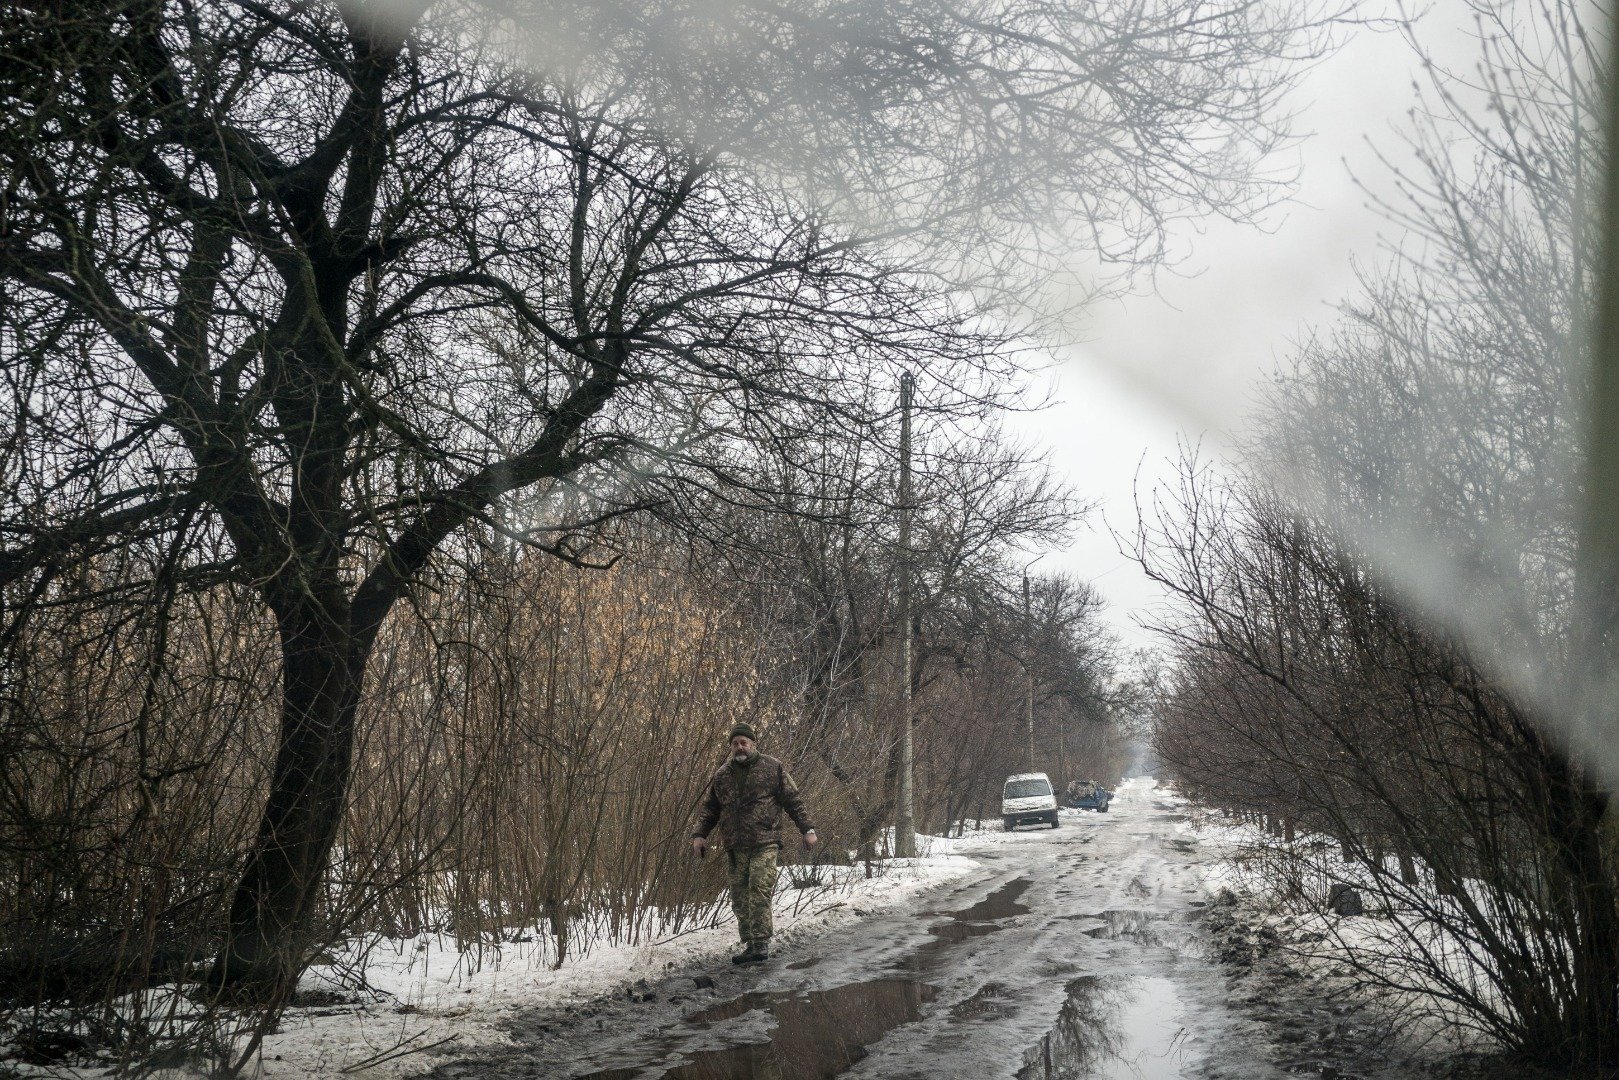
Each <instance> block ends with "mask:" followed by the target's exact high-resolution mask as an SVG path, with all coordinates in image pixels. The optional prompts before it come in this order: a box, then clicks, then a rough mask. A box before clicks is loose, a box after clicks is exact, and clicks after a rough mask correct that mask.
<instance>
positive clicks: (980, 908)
mask: <svg viewBox="0 0 1619 1080" xmlns="http://www.w3.org/2000/svg"><path fill="white" fill-rule="evenodd" d="M1032 884H1033V882H1032V881H1030V880H1029V879H1028V878H1017V879H1016V880H1013V881H1009V882H1007V883H1006V884H1005V885H1002V886H1001V887H1000V888H999V889H996V890H995V891H994V892H992V893H990V894H989V895H988V896H986V897H984V899H982V900H980V901H978V903H976V904H973V905H972V906H971V907H965V908H962V909H960V910H959V911H924V912H922V914H923V915H925V916H934V917H937V916H940V915H948V916H950V918H951V920H952V921H950V922H947V923H941V924H940V925H938V926H930V927H928V933H930V934H932V935H933V937H934V940H933V941H930V942H928V943H927V944H926V945H923V946H922V947H921V948H919V949H917V950H916V951H915V952H913V953H912V954H911V955H910V956H908V957H906V958H905V960H904V961H903V964H902V966H904V967H905V968H907V969H908V970H910V971H912V972H915V973H917V974H920V973H922V972H923V971H926V970H927V969H929V968H930V967H932V966H933V965H934V964H935V963H937V962H938V959H939V954H940V953H942V952H944V951H945V950H946V949H949V948H951V947H952V946H955V945H959V944H961V943H962V942H963V941H966V940H967V939H969V938H975V937H983V936H984V935H985V934H993V933H995V932H997V931H999V930H1005V929H1006V927H1005V926H1004V925H1002V924H1001V923H1000V922H996V921H991V920H1004V919H1010V918H1012V917H1014V916H1017V915H1027V914H1028V913H1029V909H1028V908H1027V907H1025V906H1024V905H1022V904H1020V903H1018V902H1017V898H1018V897H1020V896H1022V895H1023V894H1024V893H1025V892H1027V891H1028V888H1029V886H1030V885H1032Z"/></svg>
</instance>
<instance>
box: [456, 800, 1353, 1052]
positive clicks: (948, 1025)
mask: <svg viewBox="0 0 1619 1080" xmlns="http://www.w3.org/2000/svg"><path fill="white" fill-rule="evenodd" d="M953 847H954V852H953V854H954V855H955V856H957V857H964V858H966V859H969V860H971V861H972V862H973V863H974V864H975V868H974V869H972V870H971V871H969V872H967V873H965V874H963V875H961V876H959V877H956V878H954V879H951V880H948V881H944V882H940V883H937V884H936V885H935V886H933V887H931V888H927V889H925V890H924V891H922V892H919V893H917V894H913V895H912V896H911V897H910V898H908V899H907V900H905V901H903V902H898V903H894V904H890V905H887V906H885V907H884V908H882V909H879V910H867V914H866V915H865V916H864V917H862V918H861V919H860V920H859V921H858V922H857V923H854V924H846V925H845V926H842V927H839V928H836V932H829V933H824V934H819V935H817V936H816V937H814V938H813V939H811V940H805V941H802V942H800V943H798V944H797V945H793V946H790V947H789V949H788V950H787V955H786V956H784V957H783V958H782V959H781V960H780V961H776V962H772V963H771V964H769V965H767V966H765V967H763V968H745V969H729V968H728V967H726V968H711V969H710V970H709V972H707V973H705V978H704V980H703V981H701V982H699V981H697V980H694V979H693V978H691V977H690V973H689V972H688V973H687V974H686V975H677V974H671V975H670V976H668V977H666V978H664V979H661V980H654V981H652V982H651V983H650V985H649V986H648V987H647V990H648V991H649V992H648V995H647V997H646V999H645V1000H644V1001H639V1002H636V1001H629V1000H626V999H625V998H623V997H619V998H616V999H615V998H605V999H598V1000H596V1001H594V1002H591V1003H589V1004H586V1005H582V1006H581V1007H579V1008H576V1009H569V1008H564V1009H561V1010H558V1009H548V1010H533V1011H529V1012H526V1013H514V1014H512V1015H511V1016H509V1017H508V1018H507V1025H508V1026H507V1030H506V1037H507V1039H508V1040H509V1043H508V1044H507V1045H503V1046H490V1047H488V1048H487V1049H486V1050H485V1051H483V1052H479V1053H473V1054H464V1055H463V1054H457V1055H452V1056H450V1057H447V1058H444V1059H441V1062H440V1064H439V1065H438V1067H437V1068H436V1070H435V1073H434V1075H435V1077H438V1078H442V1080H452V1078H459V1077H467V1078H472V1077H476V1078H479V1080H508V1078H511V1080H515V1078H518V1077H535V1076H537V1077H555V1078H557V1080H565V1078H566V1080H659V1078H674V1077H679V1078H681V1080H685V1078H688V1077H697V1076H703V1077H708V1076H715V1077H718V1076H727V1077H732V1076H736V1077H741V1076H754V1077H766V1076H769V1077H776V1076H780V1077H783V1078H789V1077H791V1078H797V1077H822V1076H831V1075H834V1074H836V1075H838V1076H843V1075H847V1076H848V1077H850V1080H859V1078H881V1080H924V1078H926V1080H939V1078H946V1080H951V1078H969V1077H970V1078H973V1080H979V1078H983V1080H989V1078H1003V1080H1014V1078H1015V1080H1048V1078H1050V1080H1054V1078H1057V1077H1062V1078H1071V1077H1081V1076H1083V1077H1087V1078H1090V1077H1100V1078H1118V1080H1125V1078H1128V1080H1169V1078H1181V1077H1187V1078H1190V1077H1200V1078H1205V1077H1212V1078H1227V1077H1229V1078H1233V1080H1235V1078H1237V1077H1241V1078H1243V1080H1283V1078H1285V1077H1290V1076H1294V1075H1297V1074H1298V1072H1299V1071H1300V1070H1301V1069H1304V1070H1308V1069H1312V1068H1314V1067H1315V1066H1316V1065H1317V1064H1321V1062H1320V1061H1319V1055H1317V1054H1314V1053H1313V1051H1312V1050H1311V1048H1310V1047H1308V1046H1305V1047H1302V1048H1301V1047H1298V1046H1293V1045H1288V1044H1287V1040H1289V1039H1293V1038H1297V1037H1299V1036H1300V1033H1303V1035H1304V1036H1306V1037H1308V1036H1311V1035H1313V1034H1314V1030H1315V1029H1314V1028H1312V1027H1311V1026H1310V1024H1313V1023H1315V1022H1316V1019H1317V1018H1316V1017H1314V1016H1313V1015H1312V1016H1310V1017H1309V1018H1308V1019H1307V1021H1306V1022H1305V1023H1303V1024H1301V1025H1291V1026H1288V1027H1287V1028H1286V1030H1281V1027H1280V1025H1273V1024H1271V1023H1270V1021H1269V1020H1267V1019H1264V1018H1259V1019H1256V1018H1255V1017H1253V1016H1251V1015H1249V1014H1248V1012H1247V1011H1246V1009H1245V1007H1244V1006H1243V1005H1242V1004H1241V1003H1240V1002H1235V1001H1233V1000H1232V993H1231V987H1232V983H1231V980H1230V977H1229V969H1228V968H1227V967H1226V966H1225V965H1223V964H1222V963H1220V962H1218V961H1217V960H1215V959H1214V958H1212V957H1211V956H1210V955H1208V953H1207V951H1206V950H1205V948H1204V945H1205V944H1206V935H1205V934H1204V932H1203V930H1202V922H1203V914H1204V912H1205V911H1206V910H1208V909H1210V908H1211V907H1212V906H1213V903H1214V901H1213V900H1212V899H1211V897H1210V894H1209V893H1208V892H1207V891H1206V889H1205V886H1204V884H1203V875H1204V873H1205V871H1206V864H1207V862H1208V861H1209V860H1210V858H1211V855H1210V854H1209V853H1207V852H1205V851H1204V850H1203V844H1202V841H1201V839H1200V838H1199V837H1198V835H1197V834H1196V831H1195V829H1194V828H1193V826H1192V824H1191V823H1190V822H1189V821H1188V820H1187V813H1186V807H1185V804H1184V802H1183V801H1182V800H1180V799H1179V798H1178V797H1176V796H1175V795H1173V793H1170V792H1167V791H1164V790H1162V789H1159V788H1157V786H1156V785H1155V784H1154V783H1153V781H1152V780H1151V779H1150V778H1147V779H1141V780H1136V781H1132V782H1130V783H1128V784H1124V785H1121V787H1120V790H1119V792H1118V797H1117V799H1116V800H1115V801H1114V803H1113V809H1112V811H1111V812H1110V813H1108V814H1094V813H1087V812H1065V813H1064V814H1063V815H1062V821H1061V827H1059V828H1057V829H1048V828H1028V829H1021V830H1018V831H1017V832H1014V833H1005V832H1001V831H998V830H995V831H985V832H977V833H973V834H971V835H969V836H967V837H965V838H963V839H962V840H959V841H956V842H955V843H954V845H953ZM1265 992H1266V993H1270V994H1273V995H1274V997H1276V998H1277V999H1278V1000H1280V1001H1282V1002H1283V1003H1284V1008H1289V1007H1291V1006H1292V1005H1293V1003H1294V1002H1296V1001H1299V1000H1301V999H1303V998H1304V997H1305V996H1306V995H1303V994H1301V993H1299V990H1298V988H1297V987H1296V986H1289V985H1280V986H1273V987H1266V988H1265ZM1288 1019H1289V1022H1290V1024H1291V1017H1289V1018H1288ZM1342 1020H1343V1017H1342V1016H1333V1017H1330V1018H1328V1020H1327V1021H1326V1022H1334V1023H1336V1022H1341V1021H1342ZM1279 1046H1280V1047H1281V1048H1280V1049H1278V1047H1279ZM1318 1074H1319V1073H1318Z"/></svg>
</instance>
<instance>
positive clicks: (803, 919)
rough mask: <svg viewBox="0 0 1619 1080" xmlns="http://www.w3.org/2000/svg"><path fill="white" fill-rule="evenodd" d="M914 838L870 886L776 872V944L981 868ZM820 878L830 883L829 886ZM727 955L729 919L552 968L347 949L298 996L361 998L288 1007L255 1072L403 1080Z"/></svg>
mask: <svg viewBox="0 0 1619 1080" xmlns="http://www.w3.org/2000/svg"><path fill="white" fill-rule="evenodd" d="M917 840H918V850H919V851H920V852H922V855H921V857H919V858H916V859H888V860H884V861H883V862H882V863H881V864H879V869H880V872H879V873H878V874H877V875H876V876H873V877H871V878H867V877H865V874H864V871H863V869H862V868H861V867H859V866H854V867H837V868H830V867H823V868H822V872H823V884H821V885H820V886H818V887H816V888H814V889H813V890H800V889H795V888H793V887H792V885H791V883H790V882H789V875H788V874H786V873H784V874H783V875H782V877H781V883H780V885H779V886H778V889H777V893H776V904H775V908H776V911H775V923H776V945H777V947H778V948H781V949H785V950H788V951H791V950H792V949H793V948H794V946H795V945H796V944H798V943H801V942H804V941H806V940H808V939H811V938H814V937H819V936H821V935H823V934H827V933H831V932H833V931H836V930H838V929H839V928H841V927H844V926H846V925H848V924H850V923H852V922H854V921H855V920H857V919H859V918H860V917H861V916H863V915H868V914H871V913H872V912H874V911H876V910H879V909H881V908H885V907H892V906H897V905H900V904H903V903H905V902H906V901H907V900H908V899H910V898H911V897H913V896H914V895H915V894H917V893H918V892H921V891H922V890H924V889H926V888H928V887H930V886H932V885H935V884H938V883H940V882H942V881H946V880H949V879H952V878H957V877H960V876H962V875H964V874H967V873H970V872H971V871H973V870H974V869H976V868H977V867H978V865H979V864H978V863H977V862H975V861H974V860H973V859H970V858H968V857H966V856H964V855H959V854H956V853H955V850H954V848H955V845H954V843H953V842H952V841H950V840H948V839H943V838H940V837H930V836H918V837H917ZM828 870H832V871H834V872H835V873H836V875H837V877H835V878H832V879H830V880H828V879H827V878H826V876H825V875H826V871H828ZM736 947H737V942H736V930H735V924H734V923H733V922H732V921H731V919H730V917H729V915H727V916H726V917H725V919H724V920H723V921H722V922H720V923H719V924H718V925H716V926H713V927H709V928H707V929H701V930H687V931H684V932H682V933H680V934H677V935H674V936H672V937H668V938H664V939H661V940H650V941H646V942H643V943H641V944H637V945H612V944H608V943H605V942H594V943H589V944H588V947H587V949H585V950H584V952H583V955H581V956H579V957H578V958H577V959H570V960H568V961H567V962H566V963H565V964H563V966H562V967H560V968H558V969H555V970H553V969H552V968H551V967H550V959H551V955H552V954H551V953H549V952H548V951H547V950H546V949H545V947H544V946H543V944H541V943H538V942H533V943H525V942H518V943H508V944H504V945H501V946H500V947H498V948H494V947H490V946H485V947H484V948H483V949H482V950H481V952H480V953H477V954H473V953H464V952H461V951H459V950H458V949H457V947H456V943H455V941H454V939H453V938H450V937H447V936H442V935H425V936H422V937H418V938H410V939H403V940H382V941H377V940H371V941H364V942H352V943H350V945H349V947H348V949H347V950H346V951H345V954H344V955H339V956H337V957H335V962H334V963H333V964H332V965H330V966H326V967H316V968H313V969H311V970H310V972H309V973H308V974H307V975H306V976H305V978H304V981H303V984H302V986H301V990H302V991H303V992H304V993H305V994H307V995H309V996H310V998H311V999H316V1000H318V996H317V995H320V992H322V991H326V992H335V993H332V994H331V996H332V998H334V999H336V998H347V999H351V1000H352V999H353V998H356V997H358V998H360V999H361V1000H360V1001H358V1002H354V1003H345V1004H334V1005H328V1006H322V1007H313V1008H307V1009H292V1010H289V1011H288V1012H287V1014H286V1016H285V1017H284V1018H283V1020H282V1022H281V1026H280V1030H279V1031H278V1032H276V1033H275V1034H272V1035H270V1036H268V1037H267V1038H266V1039H265V1041H264V1045H263V1048H262V1067H261V1070H260V1075H262V1076H266V1077H293V1076H336V1075H339V1074H341V1073H343V1072H344V1070H349V1074H350V1075H352V1074H354V1073H356V1072H359V1071H361V1070H363V1071H364V1073H365V1075H367V1076H369V1077H385V1076H406V1075H410V1074H412V1073H416V1072H420V1071H424V1070H426V1069H428V1068H430V1067H431V1066H432V1065H433V1064H434V1058H435V1056H436V1055H435V1054H434V1053H430V1052H424V1051H428V1050H429V1049H430V1048H437V1049H439V1050H445V1051H452V1052H456V1051H460V1050H463V1049H465V1048H468V1047H472V1046H478V1045H486V1044H490V1043H498V1042H503V1041H505V1039H506V1035H505V1029H504V1021H505V1020H506V1018H507V1017H508V1016H509V1014H512V1013H515V1012H519V1011H522V1010H525V1009H533V1008H544V1007H556V1006H562V1005H568V1004H572V1003H578V1002H583V1001H587V1000H589V999H592V998H598V997H603V996H608V995H617V994H625V993H629V992H632V991H633V988H634V986H635V984H636V983H637V981H638V980H641V979H648V978H656V977H660V976H663V975H666V974H669V973H671V972H675V971H683V970H691V971H693V972H694V973H695V972H698V971H701V970H704V969H708V968H711V967H714V966H716V965H722V964H724V965H727V966H728V965H729V957H730V954H731V953H732V952H733V951H734V950H735V949H736ZM573 948H575V949H578V948H579V943H575V945H574V946H573ZM362 978H363V984H362V983H361V981H360V980H361V979H362ZM360 985H363V987H364V989H363V990H360V991H359V992H358V993H356V987H357V986H360ZM320 996H324V995H320ZM373 1063H374V1064H373Z"/></svg>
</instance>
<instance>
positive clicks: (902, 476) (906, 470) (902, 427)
mask: <svg viewBox="0 0 1619 1080" xmlns="http://www.w3.org/2000/svg"><path fill="white" fill-rule="evenodd" d="M913 386H914V381H913V380H912V378H911V373H910V372H909V371H907V372H905V373H904V374H903V375H901V376H900V380H899V625H900V641H901V643H902V644H901V645H900V663H899V666H900V692H899V694H900V697H899V700H900V707H899V712H900V718H899V792H898V799H897V801H898V803H899V805H898V807H897V812H896V814H895V815H894V854H895V856H897V857H898V858H901V859H914V858H916V794H915V788H914V786H913V784H912V768H913V766H914V764H915V754H914V752H913V748H912V745H911V663H912V661H911V390H912V387H913Z"/></svg>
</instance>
